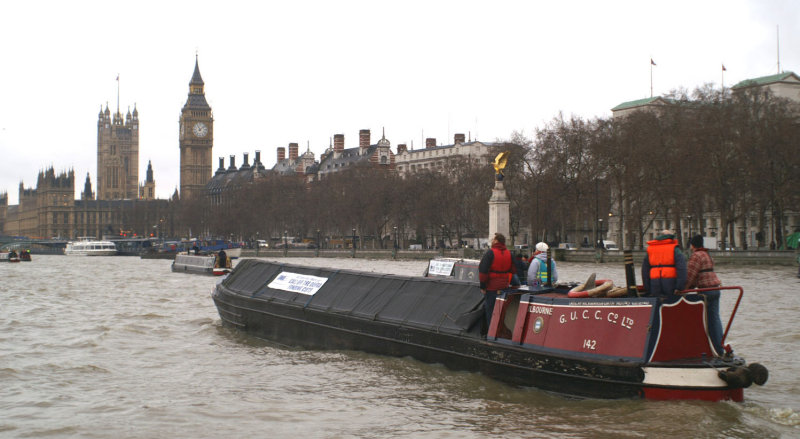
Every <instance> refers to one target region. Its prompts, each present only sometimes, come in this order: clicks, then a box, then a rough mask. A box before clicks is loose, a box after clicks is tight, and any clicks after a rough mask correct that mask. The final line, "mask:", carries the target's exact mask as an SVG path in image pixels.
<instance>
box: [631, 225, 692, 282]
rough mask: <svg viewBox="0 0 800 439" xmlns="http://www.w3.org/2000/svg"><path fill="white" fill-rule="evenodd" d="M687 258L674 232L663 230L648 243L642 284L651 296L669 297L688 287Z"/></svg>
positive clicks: (643, 264)
mask: <svg viewBox="0 0 800 439" xmlns="http://www.w3.org/2000/svg"><path fill="white" fill-rule="evenodd" d="M686 274H687V265H686V256H684V255H683V252H681V249H680V248H679V247H678V241H677V240H676V239H675V233H674V232H673V231H672V230H663V231H662V232H661V235H659V236H657V237H656V239H654V240H652V241H648V242H647V257H646V258H644V261H643V262H642V284H643V285H644V289H645V290H646V291H648V292H649V295H650V296H656V297H667V296H670V295H672V294H674V293H675V292H676V291H679V290H682V289H684V287H685V286H686Z"/></svg>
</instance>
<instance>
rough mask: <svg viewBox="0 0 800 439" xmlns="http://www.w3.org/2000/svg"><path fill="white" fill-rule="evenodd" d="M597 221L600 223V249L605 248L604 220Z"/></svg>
mask: <svg viewBox="0 0 800 439" xmlns="http://www.w3.org/2000/svg"><path fill="white" fill-rule="evenodd" d="M597 221H598V222H599V223H600V227H599V229H600V242H599V243H598V244H600V248H605V246H604V245H603V218H598V219H597Z"/></svg>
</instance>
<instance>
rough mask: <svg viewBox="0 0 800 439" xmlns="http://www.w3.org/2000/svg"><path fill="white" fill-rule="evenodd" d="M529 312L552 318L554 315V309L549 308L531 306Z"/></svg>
mask: <svg viewBox="0 0 800 439" xmlns="http://www.w3.org/2000/svg"><path fill="white" fill-rule="evenodd" d="M528 312H529V313H531V314H544V315H547V316H551V315H553V308H550V307H548V306H539V305H531V306H529V307H528Z"/></svg>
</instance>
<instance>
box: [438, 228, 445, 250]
mask: <svg viewBox="0 0 800 439" xmlns="http://www.w3.org/2000/svg"><path fill="white" fill-rule="evenodd" d="M439 229H440V231H441V233H440V236H441V239H440V242H441V245H440V246H439V254H440V255H442V256H444V224H440V225H439Z"/></svg>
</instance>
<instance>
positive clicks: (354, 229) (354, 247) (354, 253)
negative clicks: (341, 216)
mask: <svg viewBox="0 0 800 439" xmlns="http://www.w3.org/2000/svg"><path fill="white" fill-rule="evenodd" d="M355 257H356V228H355V227H353V258H355Z"/></svg>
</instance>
